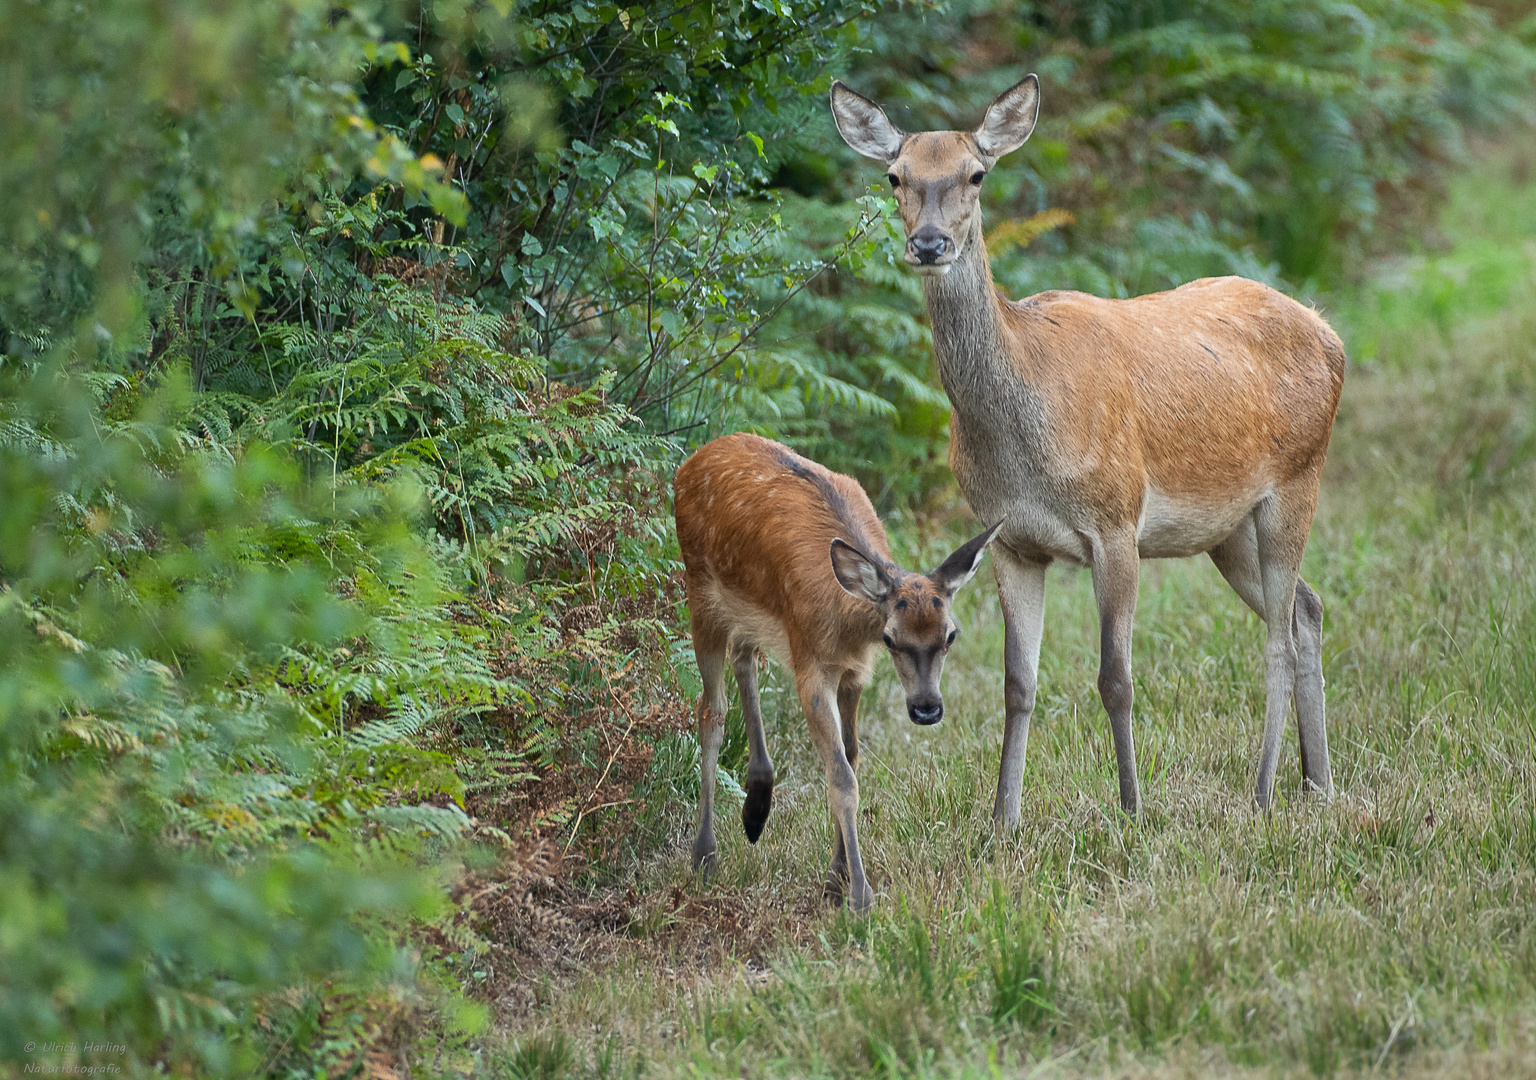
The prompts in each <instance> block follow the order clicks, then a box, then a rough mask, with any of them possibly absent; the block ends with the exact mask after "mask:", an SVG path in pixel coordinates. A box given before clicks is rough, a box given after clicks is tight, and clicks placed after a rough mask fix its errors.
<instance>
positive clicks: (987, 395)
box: [923, 214, 1018, 414]
mask: <svg viewBox="0 0 1536 1080" xmlns="http://www.w3.org/2000/svg"><path fill="white" fill-rule="evenodd" d="M923 296H924V298H925V299H926V300H927V303H928V323H929V326H930V327H931V328H932V330H933V352H934V357H935V359H936V360H937V361H938V369H939V380H940V381H941V382H942V383H943V384H944V392H945V393H946V394H948V395H949V400H950V405H951V406H952V407H953V408H954V409H955V410H956V411H958V412H960V413H962V414H964V413H969V412H973V411H975V409H976V408H977V407H984V406H985V405H986V403H987V402H989V401H994V400H996V394H997V391H999V390H1001V389H1003V387H1004V384H1005V383H1007V382H1009V381H1012V382H1015V383H1016V382H1017V381H1018V371H1017V369H1011V368H1010V367H1009V365H1008V364H1007V361H1006V360H1005V359H1004V356H1005V349H1006V347H1007V341H1006V337H1005V331H1004V327H1003V309H1002V300H1001V299H1000V298H999V297H998V295H997V288H996V287H995V286H994V285H993V284H992V267H991V265H990V264H989V263H988V262H987V248H986V244H985V241H984V240H983V238H982V231H981V216H980V215H979V214H978V215H977V216H976V217H975V218H974V219H973V224H972V227H971V235H970V236H968V237H966V239H965V246H964V248H963V249H962V253H961V255H960V258H958V259H956V260H955V261H954V262H953V263H951V264H950V270H949V273H947V274H944V275H942V276H935V277H928V278H924V279H923ZM1010 372H1011V374H1012V379H1011V380H1010V379H1009V375H1010Z"/></svg>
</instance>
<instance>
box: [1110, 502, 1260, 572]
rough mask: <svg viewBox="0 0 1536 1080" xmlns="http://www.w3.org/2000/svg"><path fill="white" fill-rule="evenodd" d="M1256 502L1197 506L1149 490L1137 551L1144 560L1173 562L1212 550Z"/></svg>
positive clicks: (1140, 526)
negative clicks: (1173, 559)
mask: <svg viewBox="0 0 1536 1080" xmlns="http://www.w3.org/2000/svg"><path fill="white" fill-rule="evenodd" d="M1257 501H1258V500H1257V499H1246V498H1244V499H1232V500H1230V501H1227V502H1221V503H1209V502H1195V501H1193V500H1187V499H1176V498H1170V497H1168V496H1166V495H1163V494H1161V493H1160V492H1158V491H1155V490H1153V489H1152V488H1150V487H1149V488H1148V489H1147V494H1146V497H1145V498H1144V499H1143V500H1142V504H1141V521H1139V522H1138V523H1137V527H1136V548H1137V551H1138V552H1139V553H1140V554H1141V557H1142V558H1143V559H1170V558H1179V557H1181V556H1185V555H1199V554H1201V553H1202V552H1206V551H1209V550H1211V548H1213V547H1215V546H1216V545H1217V544H1219V543H1221V542H1222V541H1223V540H1225V539H1226V538H1227V537H1229V536H1231V535H1232V531H1233V530H1234V529H1236V528H1237V526H1238V525H1239V524H1240V523H1241V522H1242V520H1243V518H1245V517H1247V516H1248V512H1249V511H1250V510H1252V509H1253V506H1254V503H1256V502H1257Z"/></svg>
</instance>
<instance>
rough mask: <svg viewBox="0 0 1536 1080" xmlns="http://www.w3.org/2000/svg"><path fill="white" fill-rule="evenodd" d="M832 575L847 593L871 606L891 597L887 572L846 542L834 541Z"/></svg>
mask: <svg viewBox="0 0 1536 1080" xmlns="http://www.w3.org/2000/svg"><path fill="white" fill-rule="evenodd" d="M832 574H833V576H835V577H836V578H837V583H838V584H839V585H841V586H842V587H843V589H844V590H845V591H847V592H848V593H850V594H852V595H853V596H857V597H858V598H859V599H860V600H868V601H869V602H870V603H871V604H880V603H884V601H885V598H886V597H887V596H889V595H891V579H890V578H889V577H888V576H886V573H885V570H884V569H883V568H882V567H881V566H880V564H879V563H877V562H875V560H874V559H871V558H870V557H869V556H868V555H866V554H864V553H863V552H862V551H860V550H859V549H858V548H856V547H854V546H853V545H852V544H850V543H848V542H847V541H846V540H841V539H838V540H834V541H832Z"/></svg>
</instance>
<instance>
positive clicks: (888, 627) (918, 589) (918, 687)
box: [832, 521, 1003, 724]
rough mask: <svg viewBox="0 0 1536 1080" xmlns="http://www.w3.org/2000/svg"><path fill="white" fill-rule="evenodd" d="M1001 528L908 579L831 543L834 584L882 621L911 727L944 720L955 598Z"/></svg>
mask: <svg viewBox="0 0 1536 1080" xmlns="http://www.w3.org/2000/svg"><path fill="white" fill-rule="evenodd" d="M1002 524H1003V523H1002V522H1001V521H999V522H998V523H997V524H996V525H994V526H992V527H991V528H990V529H988V530H987V531H986V532H984V533H982V534H981V535H980V536H977V537H974V538H972V539H971V540H968V541H966V543H965V544H963V545H961V547H960V548H959V549H958V550H956V551H955V553H954V554H953V555H951V556H950V557H949V558H947V559H945V560H944V563H943V565H941V566H940V567H939V568H938V569H937V570H935V571H933V573H931V574H914V573H911V572H910V571H907V570H903V569H902V568H901V567H899V566H894V565H892V564H890V563H887V562H884V561H883V560H878V559H873V558H871V557H870V556H869V555H868V554H866V553H865V552H863V551H861V550H859V549H858V548H856V547H854V546H853V545H852V544H850V543H848V542H847V541H846V540H842V539H838V540H833V541H832V573H833V574H835V575H836V576H837V581H838V584H839V585H841V586H842V587H843V588H844V589H845V590H847V591H848V592H849V593H851V594H852V595H854V596H857V597H858V598H859V599H861V600H868V601H869V602H870V603H871V604H874V605H875V606H876V607H877V608H879V609H880V614H881V616H882V617H883V618H884V620H885V627H884V630H883V632H882V634H881V640H882V641H883V642H884V643H885V647H886V648H887V649H888V650H890V654H891V661H892V663H894V664H895V665H896V674H897V676H898V677H899V678H900V679H901V688H902V690H904V691H905V692H906V695H907V715H908V716H910V717H911V718H912V722H913V723H915V724H937V723H938V722H939V721H940V720H942V719H943V718H944V697H943V695H941V694H940V693H939V676H940V675H941V674H942V673H943V671H944V655H945V654H946V653H947V652H949V647H950V646H951V645H953V644H954V643H955V636H956V634H957V633H958V632H959V627H958V626H957V625H956V623H955V617H954V611H953V607H954V599H955V594H956V593H957V592H959V591H960V587H961V586H962V585H964V584H965V583H966V582H967V581H970V580H971V575H973V574H975V573H976V568H977V567H978V566H980V565H981V557H982V556H983V555H985V554H986V551H987V545H988V544H990V543H991V542H992V538H993V537H995V536H996V535H997V530H998V529H1000V528H1001V527H1002Z"/></svg>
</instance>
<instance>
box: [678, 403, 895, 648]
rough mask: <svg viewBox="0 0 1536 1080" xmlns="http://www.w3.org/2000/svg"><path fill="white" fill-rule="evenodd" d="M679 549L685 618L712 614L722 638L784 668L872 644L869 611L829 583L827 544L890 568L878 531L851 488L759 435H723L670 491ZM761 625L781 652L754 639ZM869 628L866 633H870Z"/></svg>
mask: <svg viewBox="0 0 1536 1080" xmlns="http://www.w3.org/2000/svg"><path fill="white" fill-rule="evenodd" d="M673 506H674V513H675V515H676V519H677V539H678V546H679V547H680V548H681V550H682V556H683V564H684V566H685V568H686V583H687V589H688V602H689V605H690V607H692V608H694V610H695V611H698V610H699V609H700V608H701V607H703V608H707V609H709V611H710V612H711V614H712V616H713V617H715V618H718V619H719V620H721V621H722V622H724V623H725V624H726V625H725V626H724V627H723V629H725V630H726V631H728V632H732V633H735V634H736V635H737V636H747V637H750V638H752V639H754V640H756V641H758V643H759V644H761V645H763V646H764V647H769V648H773V649H774V651H776V652H779V651H785V652H789V653H790V654H791V656H781V657H780V659H781V660H785V661H786V662H791V661H792V655H793V654H796V653H799V652H802V651H810V652H813V653H815V654H816V655H819V656H823V657H826V656H828V655H829V654H833V653H838V652H840V651H842V650H841V649H840V648H839V643H840V642H843V641H846V640H851V639H859V641H860V651H861V652H862V651H864V645H863V642H864V641H865V640H867V639H868V638H870V637H873V638H875V639H878V637H879V628H878V624H879V616H878V614H877V613H876V612H875V609H874V608H873V606H872V605H870V604H868V603H865V602H862V601H859V600H856V599H854V598H853V597H851V596H849V595H848V594H847V593H846V592H845V591H844V590H843V588H842V586H841V585H839V584H838V582H837V579H836V577H834V576H833V573H832V560H831V547H832V541H833V539H835V538H838V537H841V538H842V539H843V540H845V541H847V542H849V543H852V544H854V545H856V546H858V547H860V548H862V549H863V550H864V551H866V552H868V553H869V554H870V555H872V556H874V557H876V558H883V559H885V560H887V561H889V559H890V549H889V546H888V545H887V543H886V538H885V530H884V528H882V527H881V525H880V521H879V518H878V517H876V515H875V510H874V507H873V506H871V505H870V502H869V498H868V496H866V495H865V494H864V489H863V488H861V487H860V486H859V484H858V483H857V482H856V481H855V480H853V479H852V478H850V477H847V476H842V475H840V474H838V473H834V472H832V471H831V470H829V469H827V468H825V467H824V466H822V465H819V464H817V463H816V462H814V461H810V460H808V459H806V458H802V457H800V456H799V455H798V454H795V453H794V452H793V451H791V450H790V449H789V448H788V447H785V446H782V445H780V444H779V443H776V442H773V441H771V440H769V439H764V438H760V437H759V436H756V435H749V434H745V433H742V434H736V435H727V436H725V437H723V438H719V439H716V440H714V441H713V442H710V443H707V444H705V445H704V446H702V447H700V448H699V449H698V450H697V451H696V452H695V453H694V454H693V455H692V456H691V457H689V458H688V460H687V461H685V462H683V464H682V465H681V466H679V467H678V470H677V475H676V477H675V478H674V480H673ZM764 619H769V620H772V621H773V622H774V623H776V624H777V629H778V630H779V632H781V633H782V635H783V639H784V641H783V646H779V644H778V643H777V642H774V641H771V640H763V639H765V638H766V637H767V636H768V633H767V631H768V630H769V629H771V628H770V627H766V626H764V625H763V620H764ZM871 627H873V628H871Z"/></svg>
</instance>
